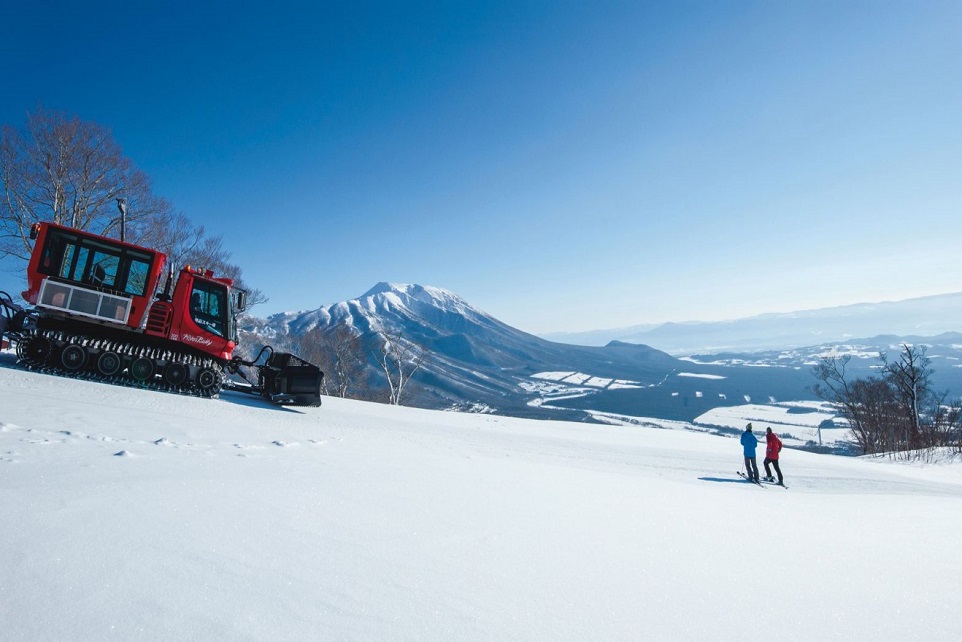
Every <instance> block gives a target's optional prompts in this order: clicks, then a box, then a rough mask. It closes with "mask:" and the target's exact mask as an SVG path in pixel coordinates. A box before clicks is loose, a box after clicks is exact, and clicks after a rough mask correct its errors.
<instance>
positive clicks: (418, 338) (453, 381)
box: [248, 283, 811, 420]
mask: <svg viewBox="0 0 962 642" xmlns="http://www.w3.org/2000/svg"><path fill="white" fill-rule="evenodd" d="M339 325H343V326H347V327H350V328H352V329H353V331H354V332H355V333H356V334H357V335H359V336H362V337H367V338H372V337H374V335H376V334H377V333H384V334H398V333H399V334H400V335H402V336H403V337H404V338H405V339H406V340H408V341H411V342H413V343H415V344H417V345H419V346H422V347H423V348H424V349H425V350H426V353H427V358H426V360H425V362H424V365H423V366H422V368H421V369H420V370H419V371H418V372H417V374H416V375H415V379H414V381H415V383H416V387H415V389H414V390H412V394H413V393H414V392H415V390H416V394H415V395H413V396H412V397H409V398H408V399H407V401H406V402H405V403H407V404H409V405H418V406H422V407H429V408H450V407H456V408H474V409H481V410H491V411H494V412H499V413H502V414H508V415H512V416H521V417H541V418H548V417H550V418H570V419H584V418H586V417H588V416H589V415H590V412H591V411H597V410H601V411H610V412H618V413H622V414H629V415H631V414H633V415H638V416H649V417H651V416H656V417H663V418H671V419H684V420H691V419H693V418H694V417H696V416H698V415H699V414H701V413H703V412H706V411H707V410H710V409H711V408H713V407H715V406H718V405H729V404H735V403H744V401H745V400H746V399H751V398H755V399H769V398H775V399H789V398H799V396H800V395H802V394H803V393H804V391H805V387H806V386H807V385H809V384H810V383H811V381H810V379H809V375H808V373H807V372H801V371H800V370H798V369H789V368H778V369H767V371H766V372H765V373H764V375H761V374H760V372H759V370H758V369H747V368H738V367H733V366H731V365H726V364H722V365H719V364H715V363H707V364H700V363H692V362H690V361H682V360H680V359H677V358H675V357H672V356H671V355H669V354H667V353H665V352H662V351H660V350H656V349H654V348H652V347H649V346H647V345H635V344H629V343H624V342H611V343H609V344H608V345H606V346H575V345H569V344H562V343H556V342H552V341H547V340H545V339H542V338H540V337H536V336H534V335H532V334H528V333H526V332H523V331H521V330H518V329H516V328H512V327H510V326H508V325H506V324H504V323H502V322H501V321H499V320H497V319H495V318H494V317H492V316H490V315H489V314H487V313H485V312H483V311H481V310H479V309H477V308H475V307H473V306H471V305H470V304H469V303H467V302H466V301H465V300H464V299H462V298H461V297H459V296H457V295H456V294H454V293H452V292H449V291H447V290H444V289H441V288H436V287H427V286H422V285H405V284H389V283H379V284H378V285H376V286H375V287H374V288H372V289H371V290H369V291H368V292H366V293H365V294H364V295H363V296H361V297H359V298H357V299H352V300H350V301H344V302H340V303H336V304H333V305H330V306H323V307H321V308H318V309H317V310H313V311H308V312H299V313H283V314H277V315H273V316H271V317H269V318H268V319H267V320H266V321H264V322H263V323H262V324H260V325H259V326H254V325H252V326H250V327H249V328H248V329H249V330H254V331H256V332H257V333H258V334H260V335H262V336H264V337H265V338H268V339H269V340H270V341H271V342H272V343H274V344H278V343H283V341H284V338H285V337H288V338H290V337H296V336H299V335H303V334H305V333H307V332H310V331H311V330H312V329H314V328H316V327H321V328H322V329H325V330H326V329H330V328H332V327H335V326H339ZM370 374H371V380H372V381H375V382H376V381H377V376H378V374H379V373H378V372H377V368H375V367H374V366H373V365H371V367H370ZM375 385H376V384H375ZM559 398H564V400H565V401H564V403H563V404H562V405H563V406H564V408H563V409H559V408H558V405H559V404H558V403H550V402H552V401H555V402H556V401H557V400H558V399H559Z"/></svg>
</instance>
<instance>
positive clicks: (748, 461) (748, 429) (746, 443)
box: [742, 423, 761, 483]
mask: <svg viewBox="0 0 962 642" xmlns="http://www.w3.org/2000/svg"><path fill="white" fill-rule="evenodd" d="M757 446H758V437H756V436H755V434H754V433H753V432H752V425H751V423H749V424H748V425H747V426H745V432H743V433H742V448H743V449H744V451H745V471H746V472H747V473H748V474H747V475H746V477H748V479H750V480H751V481H753V482H756V483H761V482H759V479H758V462H756V461H755V448H756V447H757Z"/></svg>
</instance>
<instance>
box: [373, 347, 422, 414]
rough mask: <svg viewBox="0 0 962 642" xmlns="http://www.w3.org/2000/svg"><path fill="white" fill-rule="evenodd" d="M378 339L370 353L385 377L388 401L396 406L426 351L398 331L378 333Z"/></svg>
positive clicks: (419, 366) (399, 402)
mask: <svg viewBox="0 0 962 642" xmlns="http://www.w3.org/2000/svg"><path fill="white" fill-rule="evenodd" d="M378 339H379V343H378V347H377V349H376V350H372V352H371V354H372V355H373V356H374V358H375V360H376V361H377V363H378V365H379V366H380V367H381V370H382V371H383V372H384V376H385V377H386V378H387V383H388V403H390V404H391V405H394V406H398V405H400V404H401V398H402V396H403V394H404V392H405V390H406V389H407V386H408V383H409V382H410V381H411V377H413V376H414V373H415V372H417V371H418V370H419V369H420V368H421V365H422V364H423V363H424V359H425V357H426V351H425V349H424V348H423V347H421V346H419V345H417V344H415V343H412V342H411V341H408V340H407V339H405V338H404V336H403V335H402V334H401V332H399V331H398V332H394V333H392V334H378Z"/></svg>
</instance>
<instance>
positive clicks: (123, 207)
mask: <svg viewBox="0 0 962 642" xmlns="http://www.w3.org/2000/svg"><path fill="white" fill-rule="evenodd" d="M116 200H117V209H118V210H120V242H121V243H126V242H127V240H126V239H125V238H124V237H126V236H127V199H126V198H118V199H116Z"/></svg>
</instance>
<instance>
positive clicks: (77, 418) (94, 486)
mask: <svg viewBox="0 0 962 642" xmlns="http://www.w3.org/2000/svg"><path fill="white" fill-rule="evenodd" d="M0 359H5V360H6V361H5V362H6V363H7V364H8V365H9V362H10V358H9V355H5V356H0ZM740 462H741V455H740V447H739V445H738V443H737V442H736V441H735V440H734V439H730V438H724V437H717V436H710V435H703V434H696V433H692V432H687V431H673V430H657V429H651V428H642V427H638V426H627V427H613V426H600V425H585V424H573V423H563V422H552V421H527V420H523V419H511V418H504V417H495V416H489V415H475V414H456V413H444V412H436V411H427V410H417V409H411V408H399V407H393V406H382V405H375V404H369V403H363V402H356V401H346V400H341V399H336V398H331V399H325V402H324V406H323V407H321V408H301V409H279V408H275V407H271V406H267V405H264V404H262V403H261V401H260V400H259V399H257V398H255V397H244V396H238V395H234V394H224V395H223V396H222V398H221V399H216V400H204V399H195V398H186V397H179V396H173V395H167V394H162V393H156V392H147V391H141V390H135V389H128V388H118V387H113V386H109V385H104V384H97V383H91V382H83V381H75V380H69V379H61V378H55V377H51V376H47V375H41V374H34V373H28V372H22V371H18V370H12V369H9V368H6V367H0V515H2V518H0V519H2V525H3V527H2V528H0V622H2V631H3V633H2V637H3V638H4V639H9V640H66V639H71V640H92V639H122V640H186V639H197V640H199V639H202V640H238V639H250V640H255V639H256V640H267V639H270V640H309V639H310V640H322V639H323V640H386V639H392V640H393V639H407V640H507V639H511V640H578V641H581V640H640V639H661V640H677V639H695V640H735V639H742V638H744V637H745V636H749V637H750V636H752V635H763V634H771V635H776V637H778V638H779V639H781V640H825V639H844V640H851V639H903V640H908V639H926V640H949V639H955V637H956V635H957V631H956V622H955V620H956V616H955V605H956V604H957V602H958V600H959V597H960V596H962V595H960V594H962V589H960V586H962V585H960V583H959V578H960V577H962V559H960V558H959V556H957V555H954V554H952V553H951V551H953V550H954V549H955V547H956V545H957V543H958V533H959V532H962V510H960V508H962V503H960V500H962V474H960V465H959V464H948V463H944V464H941V465H929V466H924V467H920V466H909V465H904V464H895V463H891V462H887V461H867V460H862V459H851V458H848V459H846V458H841V457H833V456H825V455H815V454H811V453H804V452H799V451H794V450H787V451H785V452H784V453H783V458H782V467H783V470H784V471H785V473H786V476H787V481H788V483H789V485H790V486H791V488H790V489H789V490H787V491H786V490H782V489H780V488H777V487H765V488H759V487H756V486H753V485H749V484H747V483H745V482H741V481H738V478H737V477H736V476H735V474H734V471H735V470H736V469H737V468H738V467H739V465H740Z"/></svg>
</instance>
